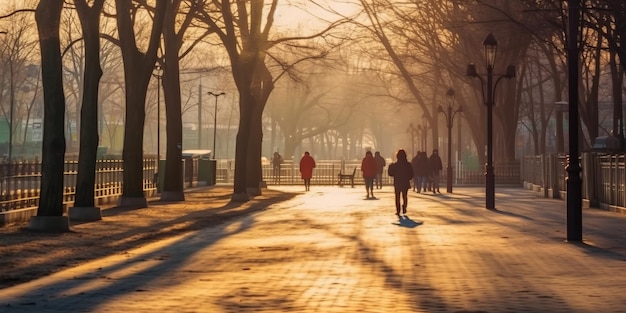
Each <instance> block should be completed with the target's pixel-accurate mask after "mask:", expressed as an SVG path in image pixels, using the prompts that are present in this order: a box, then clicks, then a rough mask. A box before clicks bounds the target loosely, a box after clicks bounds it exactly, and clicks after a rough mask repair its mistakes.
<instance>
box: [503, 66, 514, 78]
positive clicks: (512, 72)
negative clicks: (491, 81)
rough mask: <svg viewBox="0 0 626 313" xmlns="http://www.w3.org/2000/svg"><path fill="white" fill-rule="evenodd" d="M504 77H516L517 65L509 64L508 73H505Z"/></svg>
mask: <svg viewBox="0 0 626 313" xmlns="http://www.w3.org/2000/svg"><path fill="white" fill-rule="evenodd" d="M504 77H506V78H509V79H510V78H513V77H515V65H509V66H507V67H506V74H504Z"/></svg>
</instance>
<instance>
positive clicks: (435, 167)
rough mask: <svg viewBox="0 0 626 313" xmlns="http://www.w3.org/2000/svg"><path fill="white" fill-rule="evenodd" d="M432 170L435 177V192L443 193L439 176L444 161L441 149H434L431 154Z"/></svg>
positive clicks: (430, 163)
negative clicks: (440, 153) (440, 189)
mask: <svg viewBox="0 0 626 313" xmlns="http://www.w3.org/2000/svg"><path fill="white" fill-rule="evenodd" d="M429 165H430V170H431V176H432V178H433V194H435V193H441V192H440V191H439V177H440V174H441V170H443V163H442V162H441V158H440V157H439V151H438V150H437V149H435V150H433V154H431V155H430V162H429Z"/></svg>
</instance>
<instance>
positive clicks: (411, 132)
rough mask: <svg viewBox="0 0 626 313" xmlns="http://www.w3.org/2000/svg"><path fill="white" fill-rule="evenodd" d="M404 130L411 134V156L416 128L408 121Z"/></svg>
mask: <svg viewBox="0 0 626 313" xmlns="http://www.w3.org/2000/svg"><path fill="white" fill-rule="evenodd" d="M406 131H407V133H409V134H410V135H411V157H413V156H414V155H415V133H416V132H417V128H416V127H415V126H413V123H410V124H409V128H408V129H407V130H406Z"/></svg>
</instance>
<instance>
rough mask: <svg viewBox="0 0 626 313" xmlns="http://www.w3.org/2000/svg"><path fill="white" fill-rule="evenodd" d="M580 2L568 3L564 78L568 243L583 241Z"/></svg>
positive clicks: (578, 0) (577, 0)
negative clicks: (579, 147)
mask: <svg viewBox="0 0 626 313" xmlns="http://www.w3.org/2000/svg"><path fill="white" fill-rule="evenodd" d="M580 2H581V1H580V0H569V1H567V6H568V8H567V11H568V17H569V18H568V22H567V23H568V32H567V74H568V75H567V76H568V90H567V91H568V98H569V99H568V100H569V101H568V102H569V136H568V137H569V156H568V158H567V167H566V168H565V169H566V171H567V240H568V241H582V239H583V217H582V179H581V178H580V172H581V170H582V169H581V167H580V160H579V159H578V154H579V153H580V151H579V150H578V130H579V129H578V128H579V127H578V99H579V96H578V83H579V81H578V78H579V69H578V65H579V64H578V62H579V60H578V56H579V54H580V51H579V49H578V35H579V26H580V25H579V19H580Z"/></svg>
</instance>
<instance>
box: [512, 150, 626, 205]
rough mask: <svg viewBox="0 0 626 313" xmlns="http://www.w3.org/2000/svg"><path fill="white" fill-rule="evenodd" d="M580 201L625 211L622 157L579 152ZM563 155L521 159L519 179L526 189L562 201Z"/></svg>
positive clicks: (564, 184)
mask: <svg viewBox="0 0 626 313" xmlns="http://www.w3.org/2000/svg"><path fill="white" fill-rule="evenodd" d="M580 162H581V168H582V172H581V179H582V198H583V199H584V200H587V201H588V202H589V205H590V206H595V207H602V208H611V207H615V208H616V209H619V210H620V211H621V210H623V209H624V208H626V161H625V156H624V155H623V154H599V153H583V154H582V156H581V158H580ZM566 165H567V155H541V156H527V157H524V159H523V160H522V168H523V170H522V178H523V180H524V184H525V185H527V187H528V188H533V189H535V190H537V191H541V192H543V193H544V196H547V197H553V198H565V194H566V193H567V171H566V169H565V168H566Z"/></svg>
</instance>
